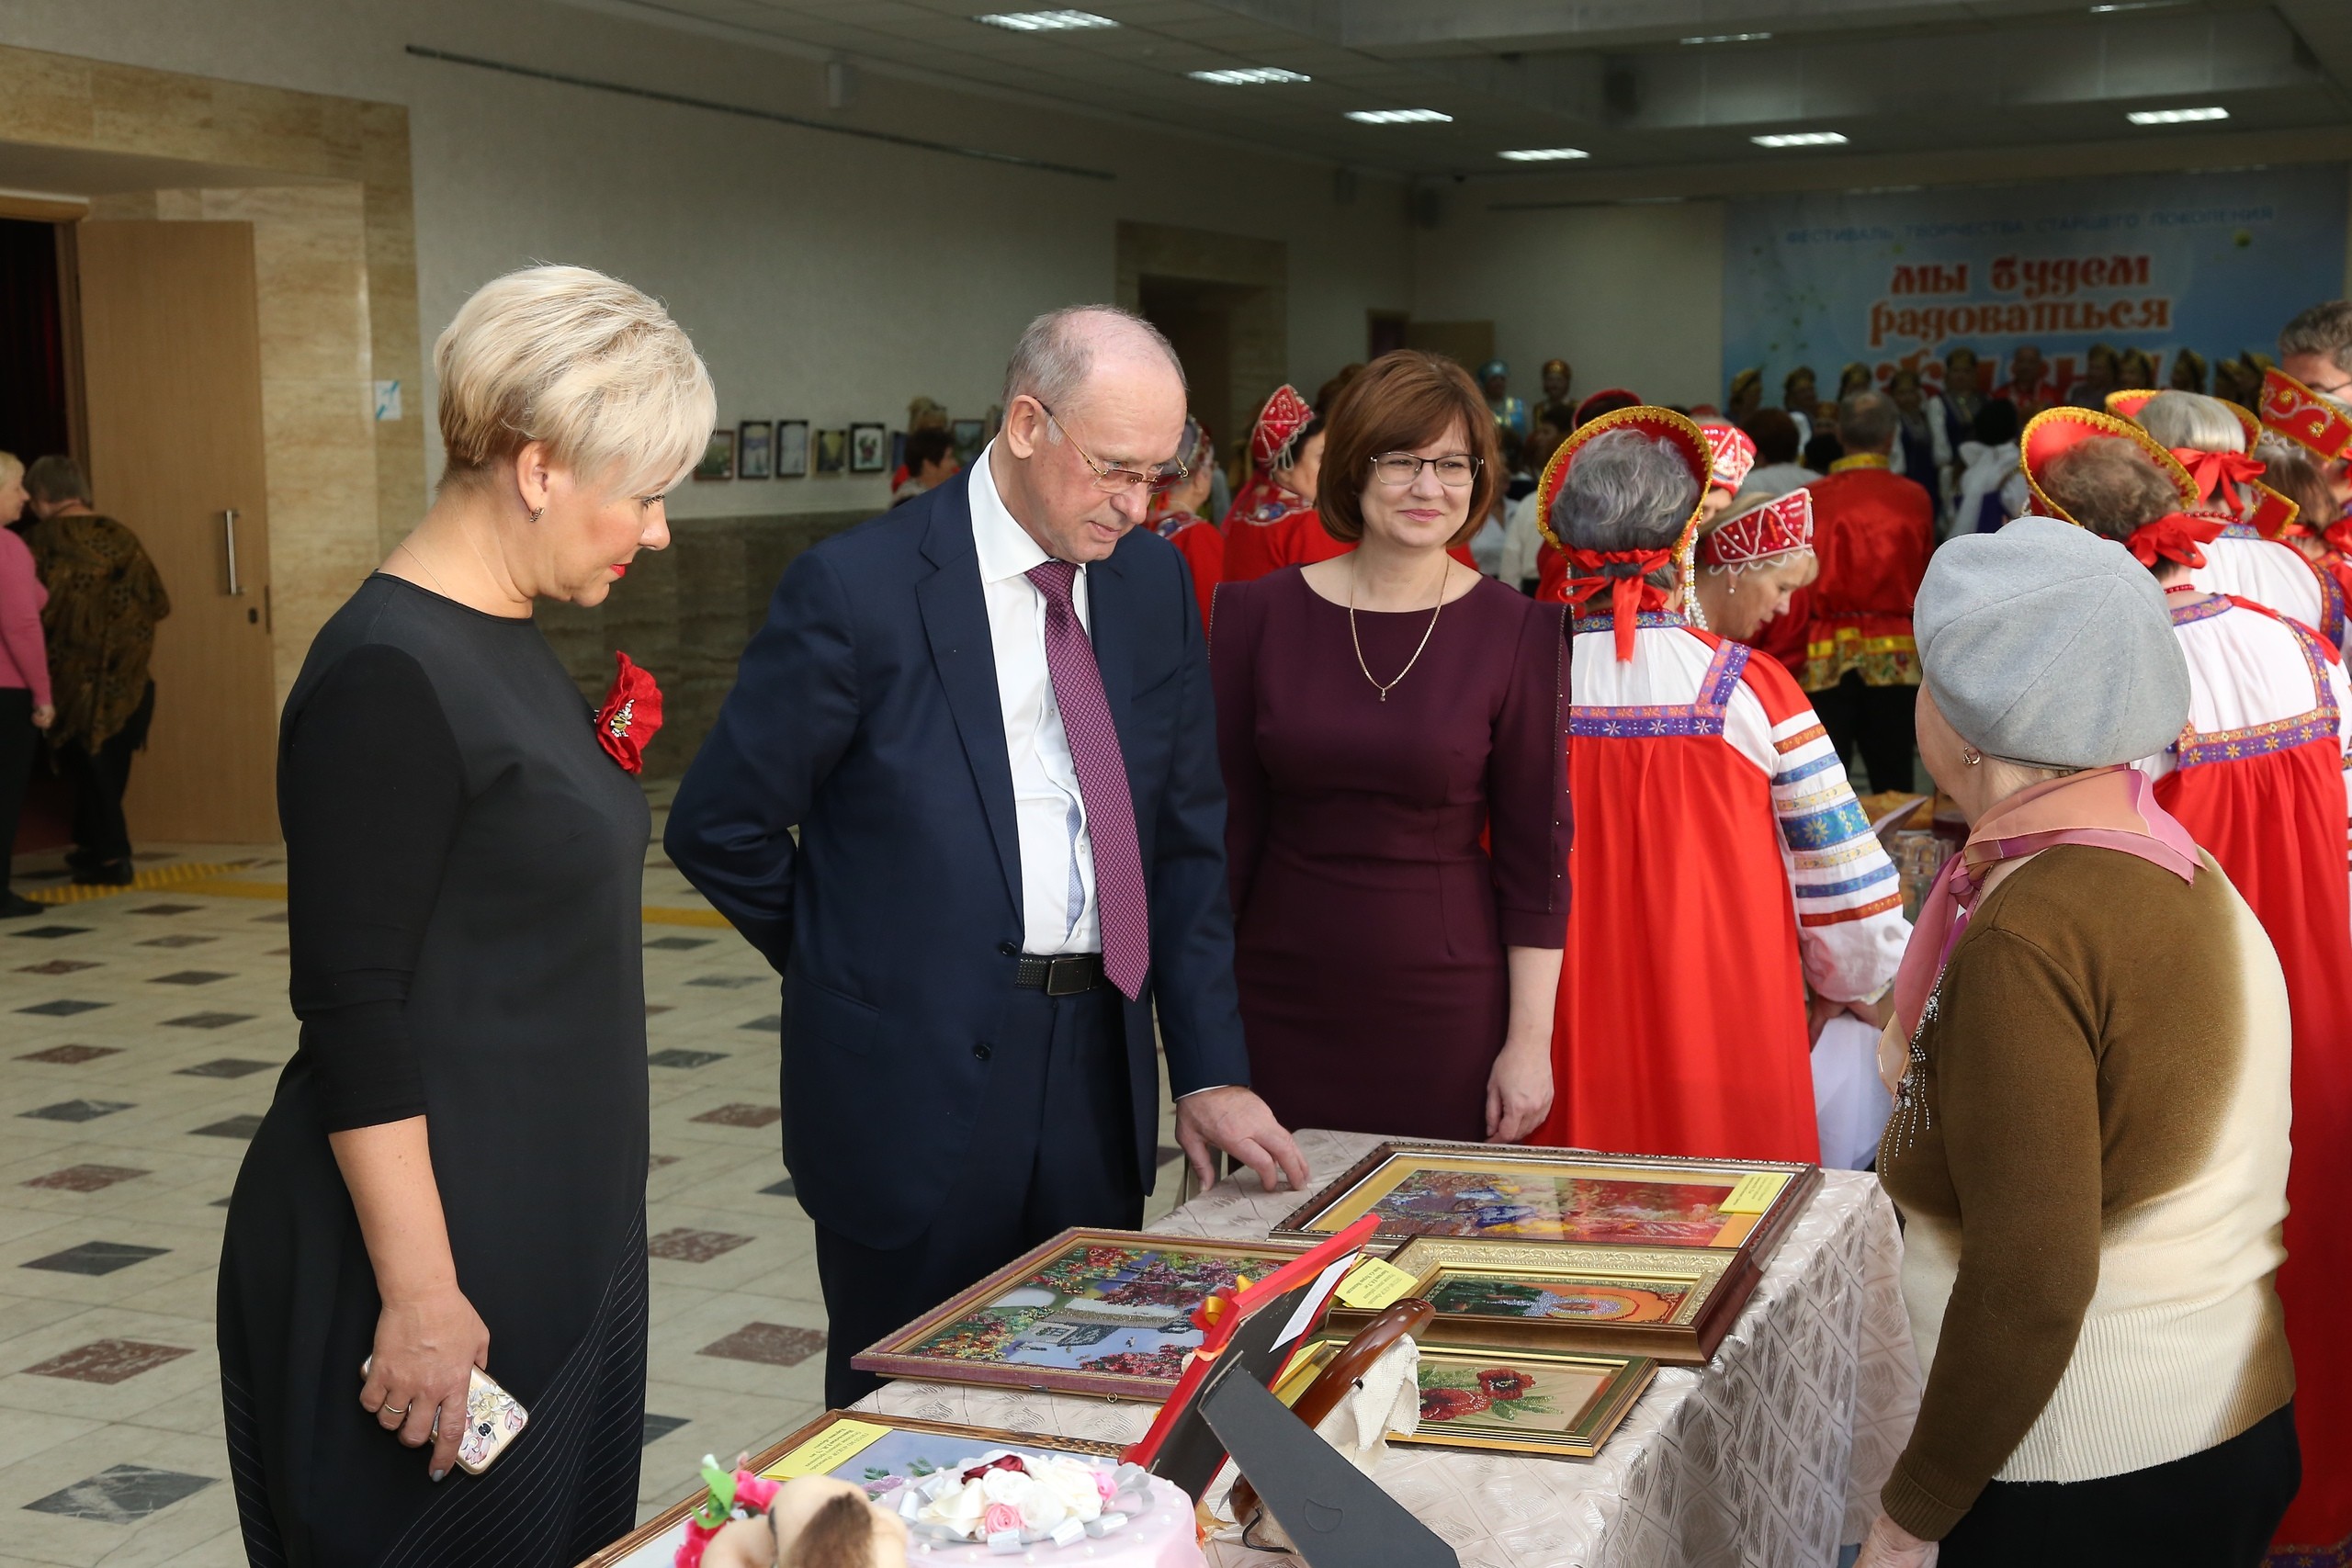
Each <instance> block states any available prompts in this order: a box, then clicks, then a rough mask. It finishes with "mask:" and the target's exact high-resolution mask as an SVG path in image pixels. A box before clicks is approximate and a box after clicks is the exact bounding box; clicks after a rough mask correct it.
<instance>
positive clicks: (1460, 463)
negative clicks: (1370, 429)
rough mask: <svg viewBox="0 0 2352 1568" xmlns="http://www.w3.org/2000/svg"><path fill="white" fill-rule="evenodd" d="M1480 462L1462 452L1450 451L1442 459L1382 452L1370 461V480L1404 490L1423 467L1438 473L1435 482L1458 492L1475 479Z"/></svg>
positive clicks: (1405, 453)
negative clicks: (1371, 474) (1376, 480)
mask: <svg viewBox="0 0 2352 1568" xmlns="http://www.w3.org/2000/svg"><path fill="white" fill-rule="evenodd" d="M1481 461H1482V459H1480V458H1477V457H1471V456H1469V455H1468V454H1467V453H1464V452H1449V453H1447V454H1446V455H1445V456H1444V457H1414V456H1413V455H1412V454H1411V453H1410V452H1383V453H1382V454H1381V455H1380V456H1379V457H1374V459H1373V460H1372V472H1373V477H1374V479H1378V480H1379V481H1380V482H1381V483H1382V484H1385V485H1386V486H1387V487H1388V488H1389V489H1391V490H1403V489H1404V488H1405V487H1406V486H1407V485H1409V484H1411V483H1412V482H1413V481H1414V480H1416V479H1419V478H1420V477H1421V468H1422V467H1423V465H1427V466H1428V467H1430V468H1435V469H1436V470H1437V482H1438V483H1440V484H1442V485H1443V486H1445V488H1446V489H1448V490H1460V489H1461V488H1462V487H1463V486H1464V485H1466V484H1468V483H1469V482H1470V481H1471V480H1473V479H1476V478H1477V477H1478V465H1479V463H1480V462H1481Z"/></svg>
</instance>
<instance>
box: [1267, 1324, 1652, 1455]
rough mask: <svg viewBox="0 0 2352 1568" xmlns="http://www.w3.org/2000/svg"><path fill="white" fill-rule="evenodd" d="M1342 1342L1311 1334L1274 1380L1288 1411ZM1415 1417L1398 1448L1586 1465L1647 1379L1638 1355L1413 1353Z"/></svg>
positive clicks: (1425, 1349) (1449, 1347) (1460, 1349)
mask: <svg viewBox="0 0 2352 1568" xmlns="http://www.w3.org/2000/svg"><path fill="white" fill-rule="evenodd" d="M1346 1343H1347V1339H1346V1337H1342V1336H1337V1335H1332V1334H1329V1333H1325V1334H1318V1335H1317V1337H1315V1338H1314V1339H1312V1340H1310V1341H1308V1343H1307V1345H1306V1349H1305V1350H1304V1351H1303V1352H1302V1353H1301V1354H1300V1356H1299V1358H1298V1359H1297V1360H1296V1361H1295V1362H1294V1363H1292V1365H1291V1367H1290V1368H1289V1369H1288V1370H1287V1371H1285V1372H1284V1373H1283V1379H1282V1383H1281V1386H1279V1387H1278V1388H1276V1389H1275V1391H1274V1393H1275V1396H1276V1397H1277V1398H1279V1399H1282V1400H1283V1402H1284V1403H1289V1402H1290V1401H1292V1400H1295V1399H1296V1398H1297V1397H1298V1396H1299V1395H1300V1394H1302V1393H1305V1392H1306V1389H1307V1387H1308V1385H1310V1384H1311V1383H1313V1382H1314V1381H1315V1378H1316V1376H1317V1373H1319V1372H1320V1371H1322V1369H1323V1366H1324V1364H1325V1363H1326V1362H1328V1361H1329V1359H1331V1357H1332V1356H1334V1355H1336V1354H1337V1353H1338V1352H1339V1350H1340V1348H1341V1347H1342V1346H1344V1345H1345V1344H1346ZM1420 1353H1421V1365H1420V1390H1421V1406H1420V1419H1419V1421H1417V1422H1416V1423H1415V1424H1414V1427H1413V1430H1412V1431H1411V1432H1409V1433H1407V1432H1397V1433H1395V1434H1393V1437H1394V1438H1395V1440H1396V1441H1397V1442H1400V1443H1426V1444H1430V1445H1431V1446H1434V1447H1439V1448H1456V1449H1500V1450H1506V1451H1508V1452H1510V1453H1522V1454H1552V1455H1556V1456H1558V1457H1560V1458H1564V1459H1590V1458H1591V1457H1592V1456H1593V1455H1595V1454H1597V1453H1599V1452H1600V1449H1601V1445H1602V1444H1604V1443H1606V1442H1607V1441H1608V1440H1609V1435H1610V1434H1611V1432H1614V1431H1615V1430H1616V1429H1617V1427H1618V1424H1619V1423H1620V1422H1622V1421H1623V1420H1624V1419H1625V1416H1626V1415H1627V1413H1628V1412H1630V1411H1631V1410H1632V1409H1633V1408H1634V1402H1635V1401H1637V1400H1638V1399H1640V1398H1641V1396H1642V1391H1643V1390H1644V1389H1646V1388H1647V1387H1649V1385H1650V1380H1651V1379H1652V1378H1654V1377H1656V1376H1657V1362H1656V1361H1654V1360H1652V1359H1649V1358H1648V1357H1645V1356H1631V1357H1628V1356H1587V1355H1577V1354H1575V1353H1573V1352H1569V1351H1564V1350H1510V1349H1499V1348H1492V1347H1479V1346H1464V1345H1453V1344H1446V1343H1442V1342H1440V1341H1438V1340H1436V1339H1434V1338H1431V1339H1429V1340H1425V1341H1423V1342H1422V1344H1421V1346H1420Z"/></svg>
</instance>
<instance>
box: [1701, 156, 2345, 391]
mask: <svg viewBox="0 0 2352 1568" xmlns="http://www.w3.org/2000/svg"><path fill="white" fill-rule="evenodd" d="M2345 221H2346V166H2345V165H2344V164H2305V165H2301V166H2293V167H2281V168H2269V169H2253V170H2243V171H2238V172H2234V173H2227V174H2218V173H2217V174H2188V175H2121V176H2117V177H2114V178H2109V179H2089V180H2063V181H2060V180H2053V181H2048V182H2044V183H2040V184H2031V185H2015V186H1943V187H1938V188H1932V189H1924V190H1917V191H1899V192H1886V193H1882V194H1843V195H1841V194H1837V193H1812V194H1804V195H1795V196H1775V197H1754V198H1751V199H1747V200H1741V201H1736V202H1733V203H1732V204H1731V209H1730V212H1729V214H1728V216H1727V220H1726V222H1725V225H1724V379H1725V381H1726V383H1727V382H1728V381H1729V379H1730V378H1731V377H1732V376H1733V375H1734V374H1735V373H1736V372H1737V371H1739V370H1742V369H1745V368H1747V367H1760V368H1761V369H1762V371H1763V400H1764V401H1765V402H1766V403H1769V404H1772V405H1775V406H1777V405H1778V404H1779V403H1780V401H1781V382H1782V378H1784V377H1785V376H1786V375H1787V373H1788V372H1789V371H1790V370H1791V369H1792V368H1794V367H1797V366H1799V365H1804V366H1809V367H1812V369H1813V370H1814V372H1815V378H1816V381H1817V384H1818V387H1819V390H1820V395H1821V396H1822V397H1823V398H1824V399H1827V398H1831V397H1834V396H1836V394H1837V389H1838V379H1839V376H1840V374H1841V372H1842V371H1843V370H1844V368H1845V367H1848V366H1849V365H1853V364H1860V365H1862V366H1864V367H1867V368H1868V369H1869V370H1870V372H1871V378H1872V380H1873V381H1874V382H1876V383H1878V384H1880V385H1883V384H1884V383H1885V381H1886V379H1887V378H1888V377H1890V376H1892V375H1893V374H1894V372H1895V371H1896V370H1897V369H1901V368H1910V369H1915V370H1917V371H1918V372H1920V374H1921V378H1922V379H1923V380H1925V381H1926V382H1928V385H1929V386H1930V387H1931V388H1932V387H1934V386H1935V385H1937V384H1939V381H1940V376H1941V366H1940V361H1941V359H1942V357H1943V355H1945V354H1946V353H1948V352H1949V351H1951V349H1953V348H1957V347H1966V348H1969V349H1971V350H1973V351H1974V353H1975V354H1976V355H1977V356H1978V358H1979V360H1980V362H1981V369H1980V372H1979V374H1980V378H1981V382H1982V385H1983V386H1984V388H1985V389H1986V390H1988V391H1990V390H1995V389H1999V388H2000V387H2001V386H2002V385H2003V384H2004V383H2005V382H2006V381H2007V379H2008V377H2009V365H2010V359H2011V356H2012V355H2014V354H2015V353H2016V351H2017V350H2018V349H2019V348H2021V347H2025V346H2028V345H2030V346H2032V347H2033V348H2036V349H2038V350H2040V352H2041V357H2042V360H2043V362H2044V364H2045V365H2046V366H2047V367H2048V369H2049V380H2050V382H2051V383H2054V385H2055V387H2056V390H2057V393H2058V395H2059V396H2060V397H2064V395H2065V394H2066V390H2067V389H2068V387H2069V386H2070V385H2071V384H2072V383H2073V382H2074V381H2075V380H2077V379H2079V378H2081V377H2082V375H2083V371H2084V363H2085V355H2086V353H2087V351H2088V350H2089V349H2090V348H2091V346H2092V345H2093V344H2106V345H2108V346H2109V347H2111V348H2113V349H2115V350H2117V351H2119V352H2121V351H2125V350H2130V349H2139V350H2142V351H2143V352H2144V353H2145V354H2147V355H2149V356H2150V358H2151V359H2152V361H2153V362H2154V372H2155V377H2154V380H2155V384H2156V385H2157V386H2159V387H2162V386H2165V385H2169V384H2172V383H2171V379H2170V378H2171V375H2172V372H2173V370H2174V368H2175V367H2176V361H2177V355H2179V353H2180V351H2182V350H2184V349H2187V350H2193V351H2195V353H2196V354H2198V355H2201V356H2202V357H2203V358H2204V359H2205V360H2206V361H2207V362H2208V363H2209V364H2211V365H2216V366H2218V365H2220V364H2221V363H2222V361H2224V360H2229V359H2234V358H2237V357H2239V356H2241V355H2244V354H2245V352H2246V351H2248V350H2254V351H2256V352H2259V353H2262V354H2266V355H2269V354H2275V352H2276V343H2277V339H2278V329H2279V327H2280V326H2281V325H2283V324H2284V323H2285V321H2286V320H2287V318H2288V317H2290V316H2291V315H2293V314H2294V313H2295V312H2296V311H2297V310H2301V309H2302V308H2303V307H2304V306H2306V305H2310V304H2312V303H2315V302H2317V301H2319V300H2323V299H2338V298H2340V297H2342V295H2343V293H2344V255H2345ZM2127 384H2128V382H2127ZM2205 389H2207V390H2213V391H2217V392H2219V393H2220V395H2222V396H2231V395H2233V391H2234V389H2233V388H2232V387H2230V386H2228V385H2223V386H2221V387H2218V388H2217V387H2214V386H2212V385H2211V383H2210V382H2209V384H2208V385H2207V386H2206V388H2205Z"/></svg>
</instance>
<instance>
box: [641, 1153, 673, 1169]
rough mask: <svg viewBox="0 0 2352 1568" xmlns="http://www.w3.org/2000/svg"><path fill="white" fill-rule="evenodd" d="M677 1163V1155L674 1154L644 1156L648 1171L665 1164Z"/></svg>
mask: <svg viewBox="0 0 2352 1568" xmlns="http://www.w3.org/2000/svg"><path fill="white" fill-rule="evenodd" d="M677 1163H678V1156H676V1155H648V1156H645V1168H646V1169H647V1170H649V1171H654V1170H659V1169H661V1168H662V1167H663V1166H665V1165H675V1164H677Z"/></svg>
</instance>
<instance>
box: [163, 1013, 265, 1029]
mask: <svg viewBox="0 0 2352 1568" xmlns="http://www.w3.org/2000/svg"><path fill="white" fill-rule="evenodd" d="M253 1017H254V1015H253V1014H252V1013H249V1012H192V1013H190V1014H188V1015H187V1017H186V1018H167V1019H165V1020H164V1027H166V1028H168V1029H226V1028H228V1027H229V1025H231V1024H232V1023H249V1022H251V1021H253Z"/></svg>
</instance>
